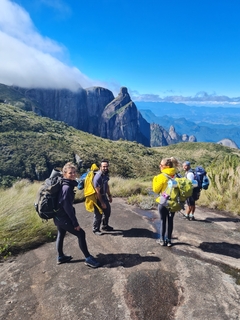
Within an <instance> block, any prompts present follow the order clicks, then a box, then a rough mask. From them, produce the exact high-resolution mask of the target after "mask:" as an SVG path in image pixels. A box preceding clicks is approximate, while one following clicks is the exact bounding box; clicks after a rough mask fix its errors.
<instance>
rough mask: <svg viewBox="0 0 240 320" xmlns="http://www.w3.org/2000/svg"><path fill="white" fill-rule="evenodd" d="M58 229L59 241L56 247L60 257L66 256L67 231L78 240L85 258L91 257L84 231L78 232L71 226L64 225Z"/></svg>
mask: <svg viewBox="0 0 240 320" xmlns="http://www.w3.org/2000/svg"><path fill="white" fill-rule="evenodd" d="M57 228H58V234H57V240H56V247H57V251H58V255H59V257H61V256H63V255H64V253H63V240H64V237H65V235H66V232H67V231H68V232H69V233H71V234H73V235H74V236H76V237H77V238H78V244H79V248H80V249H81V251H82V253H83V254H84V256H85V258H87V257H89V256H90V253H89V251H88V248H87V243H86V236H85V231H84V230H83V229H80V230H79V231H77V230H75V229H74V227H73V226H72V225H70V224H63V225H61V226H57Z"/></svg>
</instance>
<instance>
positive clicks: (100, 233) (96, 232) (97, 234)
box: [93, 231, 102, 236]
mask: <svg viewBox="0 0 240 320" xmlns="http://www.w3.org/2000/svg"><path fill="white" fill-rule="evenodd" d="M93 233H94V234H95V235H96V236H102V232H101V231H93Z"/></svg>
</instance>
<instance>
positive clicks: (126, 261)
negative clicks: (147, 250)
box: [97, 253, 161, 268]
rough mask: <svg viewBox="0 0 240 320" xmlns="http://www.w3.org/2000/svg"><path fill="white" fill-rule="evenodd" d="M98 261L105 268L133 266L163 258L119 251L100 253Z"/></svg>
mask: <svg viewBox="0 0 240 320" xmlns="http://www.w3.org/2000/svg"><path fill="white" fill-rule="evenodd" d="M97 259H98V261H99V262H100V263H101V265H102V266H103V267H104V268H116V267H119V266H122V267H124V268H131V267H133V266H136V265H138V264H141V263H143V262H150V263H152V262H159V261H161V259H160V258H159V257H152V256H144V257H142V256H141V255H140V254H130V253H129V254H128V253H118V254H102V253H100V254H98V255H97Z"/></svg>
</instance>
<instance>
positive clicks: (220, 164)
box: [0, 104, 240, 258]
mask: <svg viewBox="0 0 240 320" xmlns="http://www.w3.org/2000/svg"><path fill="white" fill-rule="evenodd" d="M0 121H1V127H0V139H1V145H0V185H1V188H0V198H1V207H0V220H1V224H0V257H1V258H4V257H8V256H9V255H11V254H15V253H18V252H22V251H24V250H28V249H30V248H34V247H36V246H38V245H40V244H42V243H45V242H47V241H52V240H54V239H55V238H56V227H55V226H54V224H53V221H49V222H47V223H42V221H41V219H40V218H39V217H38V215H37V214H36V212H35V209H34V206H33V203H34V199H35V196H36V193H37V190H38V188H39V186H40V181H42V180H44V179H45V178H47V177H48V176H49V174H50V173H51V171H52V169H53V168H54V167H57V168H61V167H62V166H63V165H64V163H65V162H67V161H73V162H78V163H81V164H82V166H79V174H81V173H82V172H85V171H86V169H87V168H90V166H91V164H92V163H97V164H98V163H99V162H100V160H101V159H102V158H105V157H107V158H108V159H109V160H110V172H111V180H110V186H111V190H112V191H111V192H112V194H113V196H114V197H123V198H125V199H126V201H127V202H128V203H129V204H130V205H137V206H139V207H140V208H142V209H147V210H151V209H153V208H154V207H156V203H155V198H156V195H155V194H153V193H152V190H151V187H152V178H153V176H154V175H156V174H158V173H159V162H160V160H161V158H164V157H169V156H174V157H176V158H178V159H179V160H180V161H182V162H183V161H184V160H189V161H190V162H191V163H192V167H194V166H196V165H202V166H204V167H205V168H206V169H207V172H208V176H209V178H210V182H211V184H210V187H209V189H208V190H207V191H204V190H203V191H202V193H201V197H200V199H199V201H198V204H199V205H201V206H206V207H209V208H213V209H218V210H222V211H229V212H232V213H235V214H238V215H240V208H239V205H238V203H239V194H238V188H239V181H240V150H237V149H231V148H227V147H224V146H221V145H218V144H214V143H179V144H175V145H170V146H167V147H158V148H147V147H144V146H143V145H141V144H139V143H136V142H128V141H110V140H107V139H102V138H99V137H96V136H93V135H91V134H88V133H85V132H81V131H79V130H76V129H74V128H72V127H69V126H67V125H66V124H64V123H62V122H58V121H53V120H50V119H47V118H42V117H38V116H36V115H35V114H34V113H32V112H25V111H23V110H21V109H18V108H16V107H14V106H9V105H6V104H0ZM79 159H81V161H79ZM38 180H39V181H38ZM83 200H84V198H83V192H82V191H77V193H76V202H80V201H83Z"/></svg>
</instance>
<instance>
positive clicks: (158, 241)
mask: <svg viewBox="0 0 240 320" xmlns="http://www.w3.org/2000/svg"><path fill="white" fill-rule="evenodd" d="M156 242H157V243H158V244H160V246H165V245H166V241H164V240H162V239H157V241H156Z"/></svg>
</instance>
